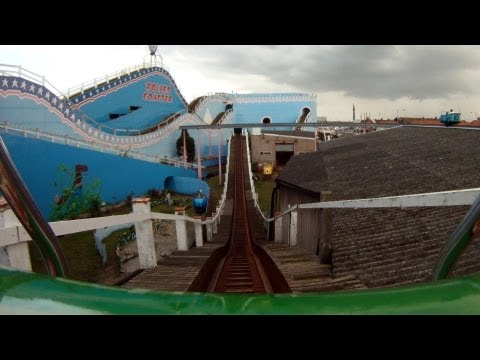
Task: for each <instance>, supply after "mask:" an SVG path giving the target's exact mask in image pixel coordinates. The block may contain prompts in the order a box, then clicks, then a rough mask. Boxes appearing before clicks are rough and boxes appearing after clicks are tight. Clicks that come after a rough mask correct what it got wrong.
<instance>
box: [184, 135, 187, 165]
mask: <svg viewBox="0 0 480 360" xmlns="http://www.w3.org/2000/svg"><path fill="white" fill-rule="evenodd" d="M186 132H187V130H185V129H184V130H183V168H184V174H186V172H187V139H186V137H185V133H186Z"/></svg>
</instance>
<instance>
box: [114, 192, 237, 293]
mask: <svg viewBox="0 0 480 360" xmlns="http://www.w3.org/2000/svg"><path fill="white" fill-rule="evenodd" d="M226 201H227V203H226V204H225V209H224V214H223V215H221V218H220V225H219V226H218V232H217V233H216V234H214V235H213V237H212V241H210V242H205V244H204V246H202V247H193V248H191V249H190V250H188V251H175V252H173V253H172V254H171V255H170V256H165V257H164V258H163V260H160V261H159V262H158V266H157V267H156V268H155V269H146V270H144V271H143V272H142V273H140V274H139V275H137V276H136V277H134V278H133V279H131V280H129V281H128V282H127V283H125V284H124V285H123V287H126V288H142V289H151V290H163V291H187V289H188V287H189V286H190V285H191V284H192V282H193V280H194V279H195V277H196V276H197V274H198V272H199V271H200V269H201V268H202V267H203V265H204V264H205V262H206V261H207V259H208V258H209V257H210V255H211V254H212V253H213V251H214V250H215V249H217V248H218V247H220V246H223V245H224V244H225V243H226V242H227V241H228V235H229V232H230V221H231V218H232V201H233V200H226Z"/></svg>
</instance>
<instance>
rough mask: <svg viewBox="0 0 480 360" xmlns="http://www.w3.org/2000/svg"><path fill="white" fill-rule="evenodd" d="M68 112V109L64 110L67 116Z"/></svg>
mask: <svg viewBox="0 0 480 360" xmlns="http://www.w3.org/2000/svg"><path fill="white" fill-rule="evenodd" d="M69 112H70V110H69V109H68V108H67V109H65V114H67V116H68V113H69Z"/></svg>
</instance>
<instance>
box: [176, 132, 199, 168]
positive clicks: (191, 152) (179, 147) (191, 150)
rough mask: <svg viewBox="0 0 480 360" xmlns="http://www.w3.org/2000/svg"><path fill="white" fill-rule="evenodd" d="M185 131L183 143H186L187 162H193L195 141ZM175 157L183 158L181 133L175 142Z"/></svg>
mask: <svg viewBox="0 0 480 360" xmlns="http://www.w3.org/2000/svg"><path fill="white" fill-rule="evenodd" d="M182 131H185V142H186V143H187V161H188V162H193V161H194V160H195V140H193V138H192V137H191V136H190V135H189V134H188V131H187V130H182ZM177 155H178V156H183V132H182V133H181V134H180V137H179V138H178V140H177Z"/></svg>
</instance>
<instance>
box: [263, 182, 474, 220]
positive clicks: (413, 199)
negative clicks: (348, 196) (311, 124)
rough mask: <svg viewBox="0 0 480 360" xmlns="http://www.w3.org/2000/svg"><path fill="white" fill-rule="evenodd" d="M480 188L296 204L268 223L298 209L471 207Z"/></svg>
mask: <svg viewBox="0 0 480 360" xmlns="http://www.w3.org/2000/svg"><path fill="white" fill-rule="evenodd" d="M478 195H480V188H471V189H462V190H450V191H441V192H432V193H421V194H411V195H400V196H386V197H381V198H368V199H356V200H337V201H325V202H316V203H306V204H295V205H293V206H291V207H290V208H288V209H287V210H285V211H284V212H282V213H281V214H280V215H278V216H276V217H273V218H269V219H267V221H269V222H270V221H275V220H276V219H278V218H280V217H282V216H285V215H287V214H288V213H290V212H292V211H295V210H297V209H354V210H356V209H368V208H400V209H404V208H410V207H438V206H469V205H472V204H473V202H474V201H475V199H476V198H477V196H478Z"/></svg>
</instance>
